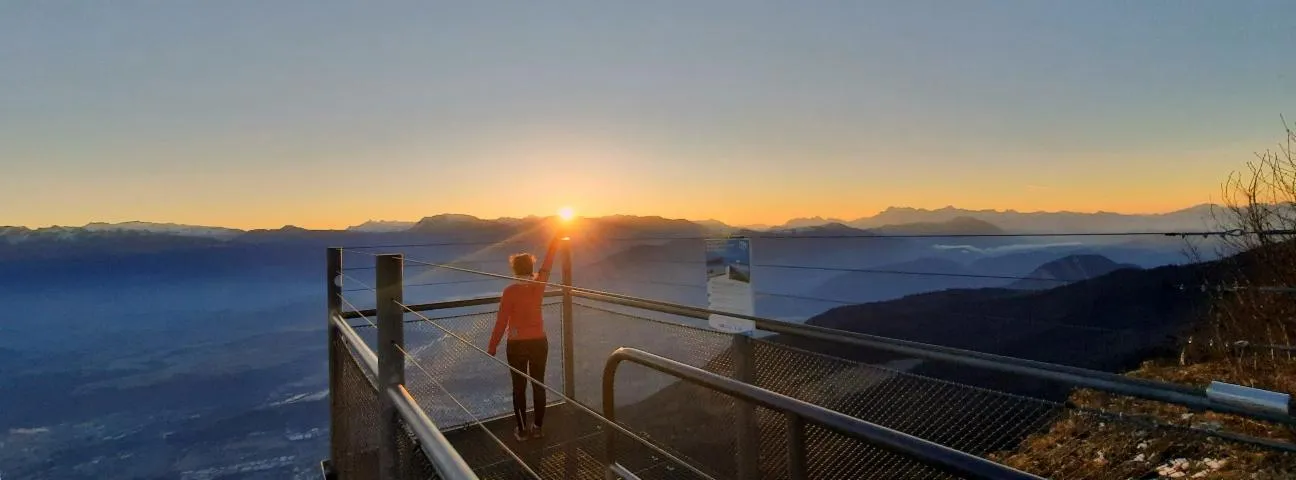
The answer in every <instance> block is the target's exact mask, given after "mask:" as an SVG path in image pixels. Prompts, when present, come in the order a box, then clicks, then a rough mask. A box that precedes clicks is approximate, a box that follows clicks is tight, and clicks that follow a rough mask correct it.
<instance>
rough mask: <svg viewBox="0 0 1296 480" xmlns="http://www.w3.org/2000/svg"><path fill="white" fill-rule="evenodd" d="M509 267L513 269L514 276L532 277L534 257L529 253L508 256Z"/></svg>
mask: <svg viewBox="0 0 1296 480" xmlns="http://www.w3.org/2000/svg"><path fill="white" fill-rule="evenodd" d="M509 265H510V266H512V267H513V274H514V275H532V274H534V269H535V255H532V254H530V253H519V254H516V255H510V256H509Z"/></svg>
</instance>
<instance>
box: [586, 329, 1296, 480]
mask: <svg viewBox="0 0 1296 480" xmlns="http://www.w3.org/2000/svg"><path fill="white" fill-rule="evenodd" d="M575 317H576V319H575V322H574V324H575V326H576V331H575V335H576V338H577V340H576V356H577V359H578V360H577V368H578V371H577V392H578V398H580V399H581V401H582V402H586V403H589V404H590V405H592V406H597V405H599V402H600V401H601V400H600V399H599V396H598V394H597V390H594V389H595V388H597V387H595V386H597V385H599V384H600V382H601V374H602V363H603V361H605V360H606V358H607V355H608V354H610V353H611V352H612V351H613V350H615V349H616V348H617V347H620V346H630V347H635V348H639V349H642V350H645V351H648V352H651V353H655V354H658V355H661V356H664V357H667V358H671V359H674V360H678V361H681V362H683V363H686V364H689V365H692V366H695V367H699V368H703V369H705V370H708V371H711V372H714V373H718V374H721V375H725V376H733V375H734V373H735V355H734V353H733V349H732V340H731V339H732V337H731V336H729V335H726V334H722V333H718V332H714V331H708V330H702V329H698V328H695V327H693V326H689V325H673V324H670V323H668V322H662V321H660V319H647V318H642V317H640V316H638V315H633V314H630V313H627V312H625V311H613V310H612V309H609V308H603V307H602V306H601V305H598V304H594V305H577V306H576V311H575ZM752 352H753V357H754V358H755V364H756V368H755V371H754V375H755V376H754V378H752V379H751V380H750V382H751V383H753V384H755V385H757V386H759V387H762V388H765V389H768V390H771V391H774V392H777V393H781V394H784V395H788V396H790V397H793V398H797V399H800V400H803V401H806V402H809V403H814V404H817V405H821V406H824V407H826V408H830V409H833V410H837V411H839V412H842V413H845V414H847V415H851V416H854V417H856V418H860V419H863V420H866V421H869V422H872V423H875V424H878V425H881V426H884V427H888V428H891V429H894V430H897V431H900V432H904V433H907V434H910V435H913V436H916V437H920V438H923V439H926V440H929V441H933V442H936V443H940V444H942V445H946V446H949V447H952V448H954V449H958V450H962V451H965V452H968V453H972V454H974V455H978V456H982V457H985V458H989V459H992V460H994V461H998V462H1001V463H1005V464H1007V465H1010V466H1012V467H1014V468H1018V469H1021V470H1024V471H1028V472H1031V473H1035V474H1037V475H1041V476H1044V477H1046V478H1057V479H1064V478H1077V479H1109V478H1110V479H1125V478H1158V475H1161V473H1158V472H1165V471H1169V470H1166V466H1167V465H1172V464H1176V463H1175V462H1179V464H1181V463H1182V461H1179V460H1175V458H1179V457H1185V456H1186V458H1190V459H1191V458H1197V459H1198V460H1199V461H1198V462H1197V463H1196V464H1194V465H1197V464H1200V465H1205V464H1206V463H1205V460H1212V461H1214V460H1218V459H1219V458H1221V456H1224V455H1229V453H1228V452H1232V454H1233V455H1241V454H1243V453H1240V452H1250V453H1245V454H1266V452H1267V454H1270V455H1273V454H1276V453H1275V452H1272V451H1267V449H1265V448H1263V447H1255V446H1250V445H1241V446H1240V444H1239V443H1238V442H1232V441H1226V440H1222V439H1220V438H1217V437H1215V436H1213V435H1212V434H1211V433H1210V432H1208V431H1204V430H1202V429H1197V428H1182V427H1176V426H1172V425H1166V424H1164V423H1158V422H1149V421H1142V420H1140V419H1139V418H1137V417H1129V416H1120V415H1115V414H1109V413H1104V412H1092V411H1080V410H1076V409H1075V408H1073V407H1070V406H1068V405H1066V404H1062V403H1059V402H1054V401H1049V400H1043V399H1039V398H1033V397H1029V396H1024V395H1017V394H1011V393H1006V392H1003V391H998V390H994V389H989V388H981V387H977V386H973V385H968V384H964V383H959V382H954V381H947V380H942V379H938V378H933V377H929V376H924V375H917V374H913V373H910V372H908V371H907V370H910V369H912V368H914V367H915V366H917V365H919V364H920V362H916V361H913V360H912V359H899V360H892V361H890V362H887V363H884V364H881V365H874V364H865V363H861V362H856V361H852V360H847V359H843V358H840V357H836V356H832V355H826V354H821V353H818V352H814V351H809V350H805V349H802V348H797V347H793V346H790V345H785V344H781V343H779V341H778V339H777V338H770V339H756V340H754V341H753V347H752ZM591 357H592V358H591ZM596 366H597V368H595V367H596ZM621 370H623V371H622V372H620V373H618V376H617V385H616V397H617V398H616V400H617V409H618V411H617V415H618V421H620V422H622V423H624V424H625V425H626V426H627V427H629V428H631V429H632V430H634V431H636V432H642V433H643V434H644V435H645V436H647V437H648V438H650V439H652V440H654V441H657V442H658V443H660V444H661V445H664V446H667V447H668V448H669V449H670V450H671V451H673V452H675V453H677V454H678V455H680V456H681V457H684V458H686V459H688V460H690V461H693V462H697V464H698V465H700V466H702V467H703V468H704V470H706V471H708V472H710V473H713V474H716V475H717V476H719V477H729V476H732V475H733V474H734V473H736V472H737V467H736V464H735V462H736V459H735V452H736V451H737V445H736V443H737V442H736V436H737V435H738V434H739V433H738V432H739V431H740V430H739V429H738V428H737V426H736V422H737V415H736V411H737V408H738V407H737V405H738V404H737V403H736V402H735V401H734V400H732V399H729V398H727V397H724V396H722V395H719V394H716V393H714V392H709V391H707V389H704V388H701V387H697V386H694V385H691V384H685V383H682V382H678V381H674V380H672V378H671V377H669V376H666V375H663V374H660V373H658V372H655V371H651V370H649V369H646V368H640V367H635V366H629V365H625V366H622V367H621ZM1027 381H1029V380H1027ZM586 386H589V387H586ZM623 392H628V393H625V394H623ZM623 395H624V396H623ZM756 423H757V426H758V428H759V432H760V433H759V437H760V438H759V448H760V450H759V452H760V453H759V460H760V473H761V474H762V476H764V477H766V478H785V477H786V475H787V443H786V438H787V431H786V426H785V420H784V419H783V417H782V415H781V414H777V413H775V412H770V411H766V410H764V409H757V415H756ZM806 428H807V430H806V437H805V438H806V440H807V446H806V452H807V457H808V458H807V463H808V466H809V469H810V472H809V473H810V474H811V475H810V476H811V478H950V477H949V476H948V475H944V474H941V473H940V472H937V471H935V470H933V469H931V468H930V467H926V466H924V465H923V464H921V463H920V462H917V461H915V460H914V459H910V458H906V457H902V456H900V455H896V454H892V453H889V452H886V451H883V450H881V449H879V448H877V447H873V446H870V445H867V444H864V443H862V442H860V441H859V440H856V439H853V438H849V437H845V436H842V435H839V434H837V433H835V432H832V431H829V430H827V429H824V428H822V427H818V426H814V425H810V424H807V425H806ZM1093 436H1098V437H1099V438H1104V439H1106V438H1111V439H1112V441H1104V442H1100V443H1099V444H1098V447H1097V448H1095V447H1094V444H1095V443H1094V442H1093V441H1086V439H1089V438H1093ZM1022 448H1030V449H1031V450H1032V452H1033V453H1032V454H1031V455H1022V454H1020V453H1018V452H1019V449H1022ZM1212 455H1213V457H1212ZM1284 455H1285V454H1284ZM1117 459H1119V460H1117ZM1190 463H1191V462H1190ZM1200 468H1207V467H1200ZM1201 471H1202V470H1200V469H1199V470H1194V471H1192V472H1190V473H1193V474H1195V473H1200V472H1201ZM1199 478H1200V477H1199ZM1262 478H1264V477H1262ZM1276 478H1283V477H1276Z"/></svg>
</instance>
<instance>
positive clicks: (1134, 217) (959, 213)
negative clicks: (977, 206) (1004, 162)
mask: <svg viewBox="0 0 1296 480" xmlns="http://www.w3.org/2000/svg"><path fill="white" fill-rule="evenodd" d="M1220 208H1221V207H1220V206H1218V205H1212V204H1203V205H1197V206H1194V207H1190V208H1186V209H1182V210H1177V211H1173V212H1168V213H1155V214H1122V213H1111V212H1094V213H1082V212H1019V211H1016V210H967V209H960V208H955V207H945V208H941V209H935V210H928V209H920V208H908V207H891V208H888V209H886V210H883V211H882V212H879V213H878V214H876V215H873V216H866V217H860V218H856V219H854V220H844V219H839V218H823V217H808V218H794V219H791V220H788V221H787V222H785V223H783V224H780V225H730V224H726V223H724V222H722V221H720V220H714V219H708V220H696V221H688V223H690V224H692V225H694V226H696V227H700V228H703V229H706V230H708V231H713V232H725V233H727V232H733V231H789V230H799V229H805V228H811V227H820V226H824V225H831V224H839V225H843V226H846V227H851V228H856V229H867V230H873V231H876V232H877V233H884V234H948V233H959V234H1000V233H1047V232H1095V233H1099V232H1103V233H1105V232H1112V231H1152V230H1169V231H1178V230H1189V231H1192V230H1202V229H1208V228H1210V227H1211V226H1212V225H1213V224H1214V222H1213V221H1212V218H1213V215H1214V214H1215V213H1216V212H1218V211H1220ZM540 220H543V218H542V217H537V216H530V217H525V218H508V217H503V218H497V219H482V218H478V217H474V216H471V215H463V214H441V215H435V216H430V217H425V218H423V219H421V220H419V221H399V220H369V221H366V222H364V223H361V224H359V225H353V226H350V227H346V228H345V229H344V230H343V231H346V232H353V233H402V232H410V231H420V230H436V229H439V228H442V227H465V226H471V227H486V228H489V227H490V226H492V225H512V226H518V225H527V224H532V223H536V222H539V221H540ZM587 220H591V221H595V222H598V221H618V222H623V223H625V222H629V223H633V222H635V221H637V220H641V221H651V220H659V221H660V220H666V219H663V218H661V217H644V216H629V215H614V216H605V217H591V218H588V219H587ZM678 222H685V221H684V220H678ZM901 226H903V228H899V227H901ZM283 228H285V229H292V228H296V227H293V226H291V225H287V226H285V227H283ZM78 230H83V231H91V232H149V233H158V234H171V235H179V236H191V237H210V238H219V239H230V238H234V237H237V236H239V235H240V234H243V233H247V232H249V231H248V230H239V229H234V228H226V227H213V226H201V225H183V224H175V223H154V222H141V221H131V222H122V223H104V222H94V223H90V224H87V225H85V226H82V227H68V226H53V227H46V228H36V229H31V228H26V227H4V226H0V237H3V238H6V239H7V240H9V241H10V243H13V242H15V241H18V240H20V239H21V238H23V237H30V236H50V235H52V236H60V235H63V236H66V235H67V234H69V233H71V232H76V231H78ZM253 231H257V230H253ZM260 231H264V230H260ZM322 231H331V230H322ZM15 239H18V240H15Z"/></svg>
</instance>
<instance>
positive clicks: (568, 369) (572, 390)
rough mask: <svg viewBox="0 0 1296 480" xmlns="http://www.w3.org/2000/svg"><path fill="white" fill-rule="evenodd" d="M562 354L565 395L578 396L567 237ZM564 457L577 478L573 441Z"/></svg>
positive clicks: (569, 471)
mask: <svg viewBox="0 0 1296 480" xmlns="http://www.w3.org/2000/svg"><path fill="white" fill-rule="evenodd" d="M562 242H563V243H562V284H563V296H562V356H563V395H565V396H567V398H570V399H573V400H574V399H575V398H576V345H575V341H574V340H573V339H574V337H575V335H574V334H573V333H574V331H575V327H574V326H573V325H572V321H573V320H574V318H573V317H572V290H571V286H572V257H571V238H570V237H567V238H565V239H564V240H563V241H562ZM564 452H565V455H564V458H566V461H565V463H564V465H563V471H564V474H565V477H566V478H575V477H576V470H577V468H578V467H579V466H578V465H577V461H576V446H575V444H574V443H573V442H567V446H566V447H564Z"/></svg>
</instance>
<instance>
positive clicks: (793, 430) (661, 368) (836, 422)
mask: <svg viewBox="0 0 1296 480" xmlns="http://www.w3.org/2000/svg"><path fill="white" fill-rule="evenodd" d="M621 362H632V363H636V364H639V365H643V366H645V367H648V368H651V369H653V370H656V371H658V372H661V373H664V374H666V375H671V376H673V377H676V378H679V379H681V380H684V381H686V382H690V383H693V384H696V385H700V386H703V387H707V388H710V389H712V390H715V391H718V392H721V393H724V394H726V395H730V396H733V397H737V398H739V399H742V400H745V401H747V402H751V403H754V404H757V405H759V406H762V407H765V408H768V409H771V410H775V411H778V412H781V413H783V415H784V417H785V418H786V420H787V431H788V438H787V442H788V473H789V475H790V476H791V478H793V479H794V480H802V479H805V478H807V476H806V475H807V474H806V470H807V469H806V453H805V425H804V422H805V421H807V420H808V421H811V422H814V423H817V424H819V425H822V426H824V427H826V428H829V429H831V430H835V431H837V432H839V433H842V434H845V435H850V436H853V437H856V438H860V439H863V440H865V441H867V442H869V443H871V444H873V445H876V446H878V447H881V448H884V449H886V450H890V451H892V452H895V453H899V454H901V455H904V456H907V457H910V458H913V459H915V460H917V461H919V462H922V463H924V464H927V465H930V466H932V467H935V468H937V469H940V470H942V471H945V472H947V473H952V474H955V475H959V476H962V477H964V478H970V479H985V480H992V479H994V480H1013V479H1020V480H1042V479H1041V477H1037V476H1035V475H1031V474H1029V473H1025V472H1022V471H1020V470H1016V469H1013V468H1009V467H1007V466H1004V465H1000V464H998V463H995V462H992V461H990V460H986V459H984V458H981V457H978V456H975V455H971V454H968V453H965V452H961V451H958V450H954V449H952V448H949V447H945V446H943V445H940V444H937V443H933V442H929V441H927V440H923V439H921V438H918V437H914V436H911V435H907V434H905V433H901V432H898V431H895V430H892V429H889V428H886V427H883V426H881V425H877V424H874V423H869V422H866V421H864V420H860V419H858V418H855V417H851V416H848V415H845V414H842V413H839V412H836V411H833V410H829V409H826V408H824V407H821V406H818V405H815V404H812V403H807V402H803V401H801V400H797V399H795V398H792V397H789V396H786V395H782V394H779V393H775V392H772V391H769V390H766V389H763V388H760V387H757V386H755V385H751V384H749V383H744V382H740V381H738V380H734V379H732V378H728V377H725V376H723V375H718V374H715V373H711V372H708V371H706V370H703V369H700V368H697V367H693V366H690V365H687V364H684V363H680V362H677V361H674V360H671V359H668V358H665V357H661V356H658V355H653V354H651V353H648V352H645V351H643V350H638V349H633V348H625V347H622V348H618V349H617V350H616V351H614V352H612V355H611V356H609V357H608V360H607V364H606V365H605V366H604V368H603V413H604V415H606V416H607V418H608V419H609V420H613V421H615V420H616V401H615V399H616V373H617V367H618V366H619V365H620V364H621ZM606 443H607V451H608V459H609V460H610V461H611V462H613V463H611V464H609V465H608V468H609V470H611V471H615V467H616V464H615V460H616V454H615V452H616V435H614V434H613V433H612V432H610V431H609V433H608V434H607V439H606Z"/></svg>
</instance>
